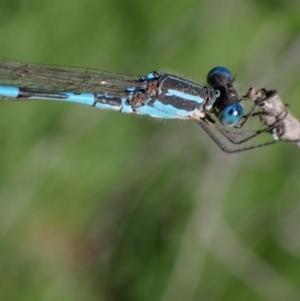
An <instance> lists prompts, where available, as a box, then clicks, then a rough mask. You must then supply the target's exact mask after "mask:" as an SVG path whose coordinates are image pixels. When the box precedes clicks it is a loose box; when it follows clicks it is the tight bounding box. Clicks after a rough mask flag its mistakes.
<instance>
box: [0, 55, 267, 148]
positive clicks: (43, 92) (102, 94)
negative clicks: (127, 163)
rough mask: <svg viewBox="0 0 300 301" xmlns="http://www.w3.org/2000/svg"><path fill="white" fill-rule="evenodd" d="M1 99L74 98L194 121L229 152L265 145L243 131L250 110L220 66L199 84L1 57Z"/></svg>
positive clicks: (162, 75) (154, 75)
mask: <svg viewBox="0 0 300 301" xmlns="http://www.w3.org/2000/svg"><path fill="white" fill-rule="evenodd" d="M0 99H1V100H17V101H23V100H32V99H41V100H56V101H66V102H76V103H81V104H85V105H89V106H93V107H96V108H100V109H109V110H114V111H120V112H123V113H135V114H142V115H148V116H150V117H155V118H165V119H190V120H195V121H196V122H198V124H199V125H200V126H201V127H202V128H203V129H204V130H205V131H206V132H207V134H208V135H209V136H210V137H211V138H212V139H213V140H214V141H215V142H216V143H217V144H218V146H219V147H220V148H221V149H222V150H223V151H225V152H227V153H234V152H241V151H244V150H248V149H252V148H256V147H260V146H263V145H264V143H256V144H252V145H248V142H249V141H250V140H252V139H254V138H255V137H256V136H257V135H259V134H260V133H261V131H257V130H254V131H253V130H251V131H248V130H244V129H242V127H243V126H244V125H245V124H246V123H247V122H248V120H249V119H250V118H249V117H251V113H250V115H244V111H243V107H242V105H241V100H242V99H241V98H240V97H239V95H238V93H237V91H236V88H235V87H234V85H233V77H232V75H231V73H230V71H229V70H228V69H226V68H224V67H216V68H214V69H212V70H211V71H210V72H209V73H208V75H207V85H206V86H201V85H198V84H196V83H194V82H191V81H189V80H186V79H184V78H180V77H177V76H174V75H171V74H168V73H160V72H150V73H149V74H148V75H147V76H142V77H138V76H127V75H120V74H116V73H111V72H105V71H100V70H95V69H88V68H75V67H60V66H51V65H39V64H27V63H21V62H17V61H10V60H5V59H0ZM251 118H252V117H251ZM229 129H234V131H230V130H229Z"/></svg>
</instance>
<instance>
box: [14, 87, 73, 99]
mask: <svg viewBox="0 0 300 301" xmlns="http://www.w3.org/2000/svg"><path fill="white" fill-rule="evenodd" d="M32 97H34V98H54V99H68V98H69V96H68V95H67V94H65V93H63V92H49V91H37V90H33V89H27V88H20V89H19V94H18V96H17V98H25V99H26V98H32Z"/></svg>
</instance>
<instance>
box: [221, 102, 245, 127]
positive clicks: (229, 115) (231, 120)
mask: <svg viewBox="0 0 300 301" xmlns="http://www.w3.org/2000/svg"><path fill="white" fill-rule="evenodd" d="M243 115H244V110H243V107H242V106H241V105H240V104H239V103H234V104H232V105H230V106H228V107H226V108H225V109H224V110H223V111H221V112H220V114H219V116H218V118H219V120H220V122H221V123H222V124H223V125H225V126H229V127H230V126H235V125H237V124H238V123H239V121H240V120H241V119H242V117H243Z"/></svg>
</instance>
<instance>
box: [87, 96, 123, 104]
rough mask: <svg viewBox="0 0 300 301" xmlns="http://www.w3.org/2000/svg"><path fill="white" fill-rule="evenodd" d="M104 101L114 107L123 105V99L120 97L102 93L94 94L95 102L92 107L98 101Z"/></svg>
mask: <svg viewBox="0 0 300 301" xmlns="http://www.w3.org/2000/svg"><path fill="white" fill-rule="evenodd" d="M98 102H99V103H103V104H107V105H110V106H114V107H119V106H122V101H121V98H120V97H115V96H107V95H101V94H98V95H97V94H94V103H93V105H92V107H95V106H96V104H97V103H98Z"/></svg>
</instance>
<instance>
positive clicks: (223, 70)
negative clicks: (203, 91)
mask: <svg viewBox="0 0 300 301" xmlns="http://www.w3.org/2000/svg"><path fill="white" fill-rule="evenodd" d="M220 73H221V74H224V75H226V76H227V77H228V78H229V79H230V81H231V82H232V75H231V72H230V71H229V70H228V69H227V68H225V67H215V68H214V69H211V70H210V71H209V72H208V74H207V77H206V80H207V82H208V81H209V79H210V78H211V77H212V76H213V75H216V74H220Z"/></svg>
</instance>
